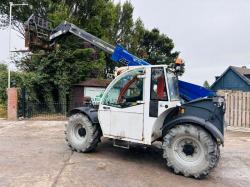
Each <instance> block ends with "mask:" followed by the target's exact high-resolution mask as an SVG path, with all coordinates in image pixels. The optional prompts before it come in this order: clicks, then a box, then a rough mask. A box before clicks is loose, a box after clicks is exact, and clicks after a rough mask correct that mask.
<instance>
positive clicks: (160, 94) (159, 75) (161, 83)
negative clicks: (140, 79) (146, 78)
mask: <svg viewBox="0 0 250 187" xmlns="http://www.w3.org/2000/svg"><path fill="white" fill-rule="evenodd" d="M150 99H151V100H160V101H167V100H168V94H167V89H166V81H165V75H164V69H163V68H162V67H154V68H152V69H151V86H150Z"/></svg>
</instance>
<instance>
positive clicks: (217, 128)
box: [162, 97, 225, 144]
mask: <svg viewBox="0 0 250 187" xmlns="http://www.w3.org/2000/svg"><path fill="white" fill-rule="evenodd" d="M224 113H225V103H224V99H223V98H219V97H213V98H201V99H196V100H193V101H191V102H188V103H185V104H183V105H182V106H178V107H176V108H175V109H174V110H173V111H172V112H170V113H169V115H168V116H167V117H166V118H165V121H164V125H163V127H162V130H163V135H165V134H166V133H167V131H168V130H169V129H171V128H172V127H174V126H175V125H180V124H188V123H189V124H190V123H191V124H195V125H199V126H201V127H203V128H204V129H206V130H207V131H208V132H210V134H211V135H212V136H213V137H214V138H215V140H216V141H217V142H218V143H219V144H223V142H224Z"/></svg>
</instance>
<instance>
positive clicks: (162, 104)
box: [25, 15, 225, 178]
mask: <svg viewBox="0 0 250 187" xmlns="http://www.w3.org/2000/svg"><path fill="white" fill-rule="evenodd" d="M40 19H41V18H39V17H36V16H34V15H32V16H31V17H30V18H29V20H28V21H27V22H26V27H25V30H26V44H27V46H28V47H29V48H30V49H31V50H32V49H37V48H47V49H49V50H51V49H52V48H53V45H54V44H55V42H56V39H59V38H60V37H61V36H64V35H66V34H69V33H71V34H74V35H76V36H78V37H80V38H82V39H84V40H86V41H88V42H90V43H91V44H93V45H95V46H97V47H99V48H101V49H102V50H104V51H106V52H107V53H109V54H112V59H113V60H114V61H116V62H122V63H124V64H126V65H128V66H127V70H125V71H123V72H122V73H121V74H120V75H118V76H117V77H116V78H115V79H114V80H113V81H112V82H111V83H110V85H109V86H108V87H107V89H106V90H105V92H104V94H103V96H102V98H101V101H100V104H99V107H98V108H95V107H94V106H92V105H91V104H90V105H86V106H82V107H79V108H75V109H73V110H72V111H71V112H70V117H69V122H68V124H67V125H66V131H65V134H66V140H67V142H68V144H69V146H70V147H71V148H72V150H75V151H77V152H90V151H93V150H94V149H95V148H96V147H97V144H98V143H99V142H100V141H101V137H106V138H111V139H113V141H114V145H116V146H122V147H126V148H129V145H130V143H140V144H144V145H151V144H152V143H153V142H155V141H160V142H161V143H162V149H163V157H164V158H165V159H166V162H167V166H168V167H171V168H173V171H174V172H175V173H177V174H178V173H180V174H183V175H184V176H192V177H195V178H201V177H204V176H206V175H208V173H209V172H210V171H211V169H213V168H214V167H215V166H216V165H217V163H218V161H219V157H220V150H219V146H220V145H223V141H224V135H223V134H224V121H223V117H224V112H225V105H224V99H223V98H221V97H211V98H209V97H207V98H200V99H195V100H193V101H190V102H186V103H184V104H183V103H182V102H181V99H180V95H179V89H178V78H177V76H176V74H175V71H174V70H173V68H172V66H171V67H170V66H167V65H149V64H148V63H147V62H145V61H144V60H141V59H139V58H137V57H135V56H133V55H131V54H130V53H128V52H127V51H126V50H125V49H123V48H122V47H121V46H119V45H118V46H117V47H116V48H114V47H113V46H112V45H110V44H108V43H106V42H104V41H102V40H101V39H99V38H96V37H95V36H93V35H91V34H89V33H87V32H86V31H84V30H82V29H79V28H78V27H77V26H75V25H73V24H71V23H67V22H64V23H62V24H61V25H59V26H58V27H56V28H55V29H53V30H49V29H48V28H47V25H48V23H47V22H46V21H44V20H40ZM39 23H42V24H39ZM44 25H45V26H44ZM44 27H46V29H45V28H44ZM42 31H43V32H42ZM39 33H40V35H39ZM41 33H42V34H41Z"/></svg>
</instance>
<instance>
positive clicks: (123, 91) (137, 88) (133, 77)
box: [102, 69, 143, 108]
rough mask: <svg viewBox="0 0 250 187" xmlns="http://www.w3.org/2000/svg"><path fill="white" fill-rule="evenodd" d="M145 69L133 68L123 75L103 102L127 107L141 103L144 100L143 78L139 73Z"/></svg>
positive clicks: (107, 93)
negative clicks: (139, 76)
mask: <svg viewBox="0 0 250 187" xmlns="http://www.w3.org/2000/svg"><path fill="white" fill-rule="evenodd" d="M141 74H143V69H136V70H131V71H129V72H127V73H124V74H123V75H121V77H120V78H119V79H118V80H117V81H116V82H115V83H114V84H113V85H112V86H111V88H110V89H109V90H108V91H107V92H106V94H105V96H104V99H103V102H102V104H104V105H108V106H113V107H118V108H125V107H131V106H135V105H138V104H140V103H139V102H138V101H142V100H143V79H142V78H138V75H141Z"/></svg>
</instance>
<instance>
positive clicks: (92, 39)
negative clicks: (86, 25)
mask: <svg viewBox="0 0 250 187" xmlns="http://www.w3.org/2000/svg"><path fill="white" fill-rule="evenodd" d="M67 33H71V34H73V35H75V36H77V37H79V38H81V39H83V40H85V41H87V42H89V43H91V44H92V45H94V46H96V47H98V48H99V49H102V50H103V51H105V52H106V53H108V54H113V53H114V49H115V47H114V46H113V45H111V44H109V43H107V42H105V41H103V40H102V39H100V38H97V37H96V36H94V35H92V34H90V33H88V32H86V31H85V30H83V29H80V28H79V27H77V26H76V25H74V24H72V23H69V22H67V21H65V22H64V23H61V24H60V25H58V26H57V27H56V28H55V29H54V30H52V34H51V35H50V38H49V40H50V41H51V42H52V41H54V40H55V39H56V38H58V37H60V36H61V35H65V34H67Z"/></svg>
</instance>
